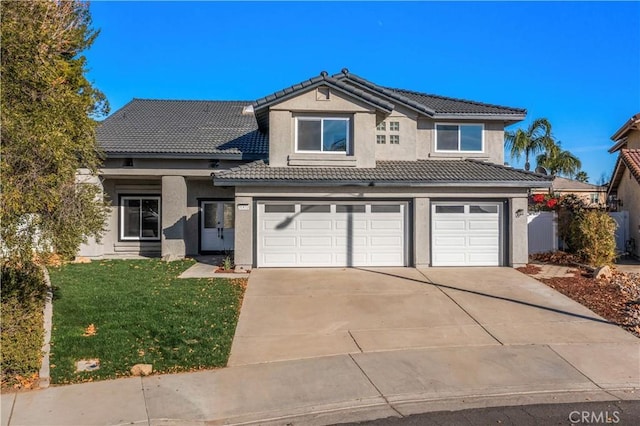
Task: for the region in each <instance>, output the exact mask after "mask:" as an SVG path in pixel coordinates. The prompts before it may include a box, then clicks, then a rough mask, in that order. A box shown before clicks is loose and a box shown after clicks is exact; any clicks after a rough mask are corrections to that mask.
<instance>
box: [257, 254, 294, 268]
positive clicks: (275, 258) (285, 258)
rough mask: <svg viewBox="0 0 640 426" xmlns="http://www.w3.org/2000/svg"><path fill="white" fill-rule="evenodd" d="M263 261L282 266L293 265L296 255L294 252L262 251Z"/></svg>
mask: <svg viewBox="0 0 640 426" xmlns="http://www.w3.org/2000/svg"><path fill="white" fill-rule="evenodd" d="M262 261H263V263H268V264H269V263H277V264H279V265H282V266H295V264H296V262H297V256H296V254H295V253H292V252H289V253H263V254H262Z"/></svg>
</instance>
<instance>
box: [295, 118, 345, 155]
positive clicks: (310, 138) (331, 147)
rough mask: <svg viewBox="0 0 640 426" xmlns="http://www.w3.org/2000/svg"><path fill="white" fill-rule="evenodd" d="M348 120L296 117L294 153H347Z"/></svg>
mask: <svg viewBox="0 0 640 426" xmlns="http://www.w3.org/2000/svg"><path fill="white" fill-rule="evenodd" d="M348 145H349V119H348V118H340V117H326V118H319V117H298V118H297V119H296V151H298V152H339V153H340V152H345V153H346V152H347V150H348Z"/></svg>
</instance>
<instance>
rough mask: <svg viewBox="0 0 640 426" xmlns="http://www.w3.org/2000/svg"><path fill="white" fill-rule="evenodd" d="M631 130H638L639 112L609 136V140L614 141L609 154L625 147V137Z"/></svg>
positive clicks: (639, 124) (639, 123) (639, 128)
mask: <svg viewBox="0 0 640 426" xmlns="http://www.w3.org/2000/svg"><path fill="white" fill-rule="evenodd" d="M633 130H640V112H639V113H637V114H635V115H633V116H632V117H631V118H630V119H628V120H627V122H626V123H624V124H623V125H622V127H620V128H619V129H618V130H616V132H615V133H614V134H613V135H612V136H611V140H612V141H614V142H615V144H614V145H613V146H612V147H611V148H610V149H609V152H611V153H613V152H616V151H618V150H619V149H620V148H623V147H624V146H625V145H626V137H627V135H629V133H630V132H631V131H633Z"/></svg>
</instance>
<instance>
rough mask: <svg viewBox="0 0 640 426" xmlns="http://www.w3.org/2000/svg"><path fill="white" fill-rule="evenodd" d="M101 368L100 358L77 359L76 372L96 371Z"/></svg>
mask: <svg viewBox="0 0 640 426" xmlns="http://www.w3.org/2000/svg"><path fill="white" fill-rule="evenodd" d="M99 369H100V360H99V359H81V360H80V361H76V372H80V371H96V370H99Z"/></svg>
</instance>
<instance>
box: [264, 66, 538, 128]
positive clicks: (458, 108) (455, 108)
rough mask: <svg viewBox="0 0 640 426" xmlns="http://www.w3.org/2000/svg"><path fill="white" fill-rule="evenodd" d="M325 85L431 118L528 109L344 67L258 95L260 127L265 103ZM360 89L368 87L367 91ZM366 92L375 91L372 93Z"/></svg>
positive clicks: (513, 118) (505, 115)
mask: <svg viewBox="0 0 640 426" xmlns="http://www.w3.org/2000/svg"><path fill="white" fill-rule="evenodd" d="M321 85H327V86H330V87H334V88H338V89H339V90H341V91H343V92H345V93H349V94H351V95H352V96H354V97H355V98H356V99H360V100H362V101H364V102H366V103H369V104H373V105H374V106H375V107H376V108H379V109H382V110H383V111H385V112H390V111H391V110H393V109H394V108H395V104H398V103H399V104H401V105H403V106H405V107H407V108H409V109H412V110H414V111H416V112H418V113H420V114H423V115H426V116H428V117H432V118H441V119H446V118H458V119H459V118H469V119H474V118H483V119H492V120H504V121H507V122H517V121H520V120H522V119H524V118H525V116H526V114H527V111H526V110H525V109H521V108H511V107H505V106H500V105H491V104H486V103H482V102H475V101H469V100H465V99H455V98H448V97H444V96H436V95H430V94H427V93H420V92H415V91H411V90H405V89H393V88H388V87H383V86H379V85H377V84H375V83H373V82H371V81H368V80H366V79H364V78H362V77H359V76H357V75H355V74H353V73H350V72H349V70H347V69H346V68H345V69H343V70H342V72H340V73H338V74H334V75H332V76H329V75H328V74H327V73H326V72H324V71H323V72H321V73H320V75H319V76H316V77H313V78H310V79H309V80H305V81H303V82H301V83H298V84H294V85H293V86H290V87H288V88H286V89H283V90H279V91H278V92H275V93H273V94H271V95H269V96H266V97H264V98H261V99H258V100H257V101H255V102H254V104H253V106H254V108H255V110H256V119H257V120H258V124H259V125H260V128H266V127H268V107H269V106H271V105H273V104H275V103H278V102H282V101H283V100H285V99H288V98H290V97H293V96H296V95H298V94H300V93H302V92H306V91H308V90H310V89H312V88H315V87H318V86H321ZM362 89H368V90H367V91H366V92H365V91H363V90H362ZM369 92H374V93H375V94H376V95H372V94H370V93H369Z"/></svg>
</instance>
